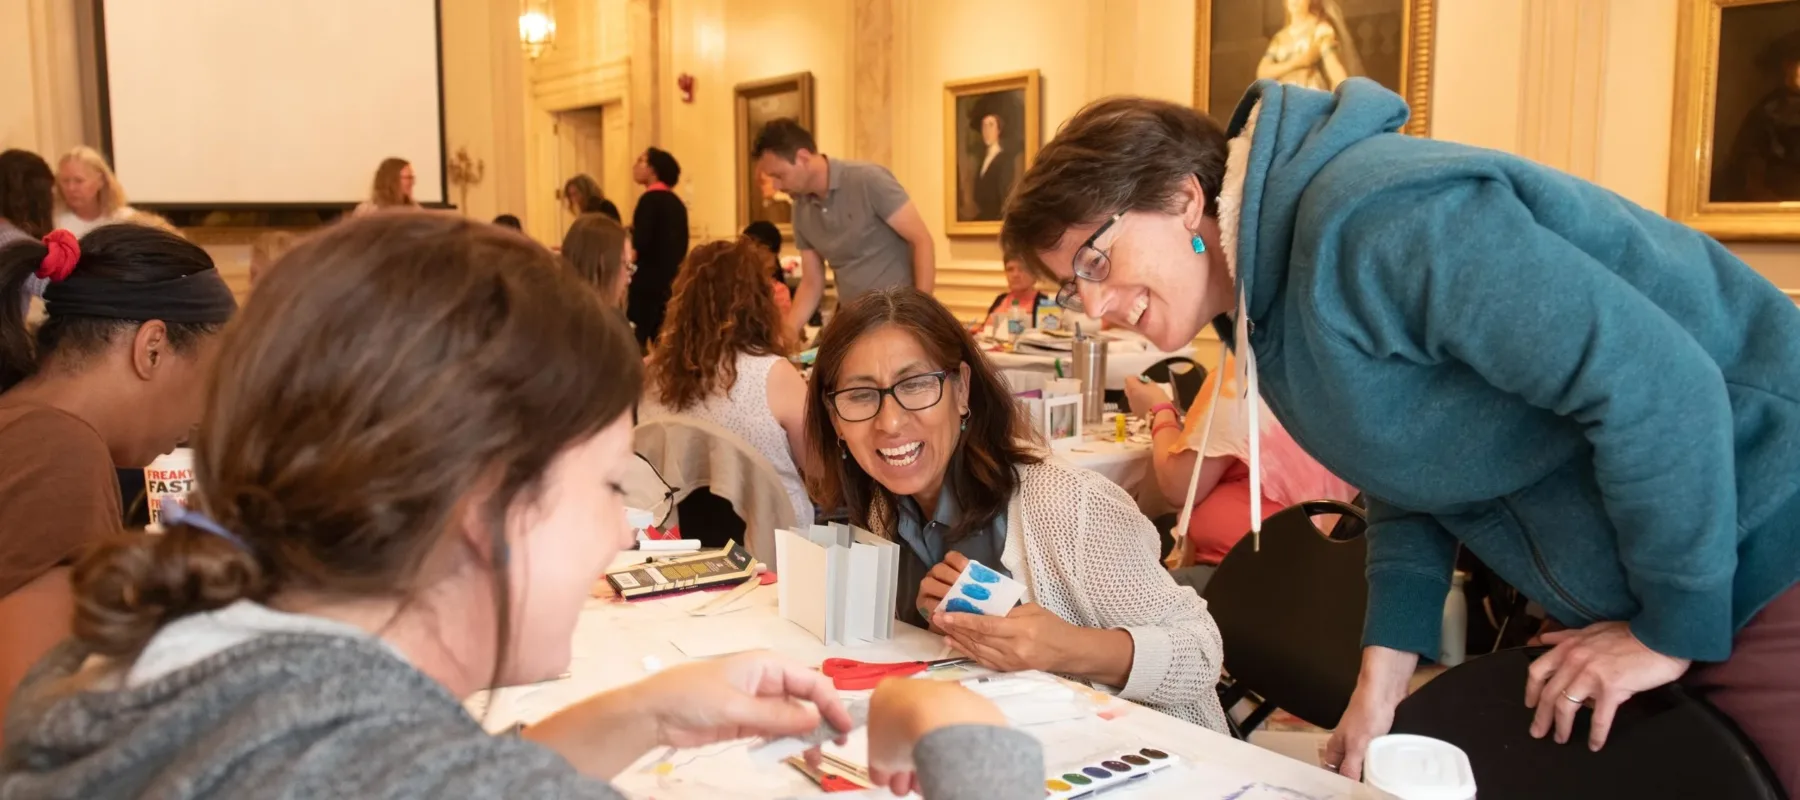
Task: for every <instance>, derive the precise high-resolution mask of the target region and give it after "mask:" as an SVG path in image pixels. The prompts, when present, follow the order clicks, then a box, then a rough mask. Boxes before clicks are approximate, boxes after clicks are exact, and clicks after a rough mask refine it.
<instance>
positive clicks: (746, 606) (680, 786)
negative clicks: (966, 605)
mask: <svg viewBox="0 0 1800 800" xmlns="http://www.w3.org/2000/svg"><path fill="white" fill-rule="evenodd" d="M637 557H639V556H637V554H636V553H632V554H631V555H630V556H625V557H624V558H637ZM713 596H715V595H713V594H698V595H686V596H680V597H672V598H668V599H665V600H649V601H640V602H635V603H624V602H619V601H616V600H613V599H610V598H609V599H598V598H597V599H594V600H591V601H589V603H588V606H587V608H586V610H584V611H583V612H582V615H581V620H580V622H579V624H578V625H577V627H576V630H575V637H574V649H573V653H574V655H573V658H572V661H571V664H570V667H569V673H570V676H569V677H568V678H565V679H563V680H559V681H552V682H549V683H543V684H536V685H533V686H523V687H515V688H510V689H502V690H500V691H499V692H498V693H497V697H496V698H495V699H494V700H493V702H492V707H491V708H488V709H487V716H486V719H485V720H484V723H485V725H486V726H487V728H488V729H489V730H492V731H499V730H503V729H505V728H507V727H509V726H511V725H512V724H513V723H515V722H533V721H536V720H539V719H542V718H544V717H546V716H548V715H550V714H551V713H553V712H555V711H557V710H558V709H561V708H563V707H565V706H568V705H570V704H573V703H575V702H577V701H579V700H581V699H583V698H586V697H588V696H590V695H593V694H595V693H597V692H601V691H604V690H606V689H610V688H613V687H617V686H620V685H623V684H626V683H630V682H632V681H636V680H638V679H640V678H643V677H644V676H645V674H646V672H645V663H644V662H645V657H646V656H650V657H654V658H655V659H658V660H660V661H661V663H662V664H664V665H674V664H679V663H681V662H683V661H686V660H688V658H687V656H686V655H684V654H683V653H682V651H681V650H679V649H677V648H676V647H675V646H674V645H673V644H672V643H671V639H677V640H681V641H684V642H685V641H687V640H688V639H690V638H710V639H725V640H726V641H734V642H753V643H755V644H757V645H760V646H763V647H767V648H768V649H771V650H775V651H778V652H781V653H784V654H787V655H790V656H793V657H795V658H798V659H801V660H804V661H808V662H817V661H821V660H823V659H824V658H826V657H828V656H845V657H850V658H857V659H861V660H865V661H904V660H913V659H931V658H938V657H941V656H942V654H943V653H944V652H945V648H944V646H943V643H942V640H941V639H939V638H938V637H936V636H933V635H931V634H930V633H927V632H926V631H923V630H920V629H918V628H913V627H910V626H907V625H904V624H896V625H895V631H894V638H893V639H891V640H889V641H886V642H881V643H877V644H868V645H862V646H856V647H827V646H825V645H823V644H821V643H820V642H819V640H817V639H815V638H813V637H812V635H811V634H808V633H807V632H806V631H804V630H802V629H801V628H799V627H798V626H795V625H793V624H791V623H789V622H787V621H785V620H783V619H781V617H780V615H779V613H778V612H777V609H776V587H775V586H765V587H761V588H759V589H757V590H756V591H755V592H753V593H752V594H751V595H750V596H748V597H746V598H744V599H742V600H740V601H738V605H739V606H741V610H737V611H733V612H731V613H727V614H722V615H718V616H713V617H693V616H689V615H688V614H687V613H686V610H687V609H688V608H690V607H692V606H694V605H697V604H699V603H702V602H705V601H706V600H708V599H711V598H712V597H713ZM1116 704H1117V705H1118V706H1121V707H1123V713H1121V714H1118V715H1116V716H1115V717H1114V718H1113V719H1112V720H1111V721H1106V720H1102V719H1100V718H1098V717H1092V718H1087V719H1083V720H1075V721H1069V722H1060V723H1052V724H1051V725H1047V726H1042V728H1041V729H1040V728H1039V727H1036V726H1034V727H1032V728H1028V729H1027V730H1031V731H1032V732H1033V733H1034V734H1036V735H1038V736H1039V737H1040V738H1041V739H1042V738H1046V737H1050V738H1054V739H1055V740H1058V741H1064V742H1067V741H1070V740H1074V741H1082V740H1086V739H1090V738H1096V737H1097V738H1099V739H1102V740H1105V739H1108V738H1109V737H1111V738H1115V739H1116V738H1118V737H1121V736H1123V737H1128V738H1129V740H1131V741H1141V742H1143V743H1144V746H1149V747H1156V748H1159V749H1162V750H1166V751H1168V752H1171V753H1174V754H1176V755H1177V756H1179V757H1180V758H1182V759H1183V760H1184V761H1185V762H1186V763H1187V764H1188V765H1189V766H1188V768H1187V769H1186V770H1185V771H1184V772H1182V773H1171V774H1165V775H1157V776H1153V777H1152V778H1150V779H1148V780H1146V781H1143V782H1142V783H1140V784H1138V785H1137V786H1136V787H1135V788H1132V789H1130V790H1128V791H1121V792H1119V793H1117V794H1116V795H1108V796H1119V797H1169V798H1177V797H1179V798H1184V799H1187V798H1202V797H1208V796H1216V797H1222V796H1224V795H1225V794H1227V793H1229V792H1230V791H1232V790H1234V789H1236V788H1237V787H1238V786H1241V785H1243V784H1244V783H1245V782H1251V781H1260V782H1266V783H1268V784H1270V785H1273V786H1280V787H1286V788H1287V789H1290V790H1295V791H1298V792H1300V793H1301V794H1283V795H1280V796H1281V797H1312V798H1320V800H1323V799H1324V798H1334V799H1336V798H1351V799H1357V798H1379V797H1382V796H1383V795H1382V794H1381V793H1379V792H1376V791H1374V790H1371V789H1368V788H1367V787H1364V786H1362V785H1361V784H1357V783H1354V782H1352V781H1349V780H1346V779H1344V778H1342V777H1339V776H1338V775H1335V774H1332V773H1329V772H1326V771H1324V770H1321V769H1318V768H1317V767H1313V766H1311V765H1307V764H1302V763H1300V762H1298V761H1294V760H1292V759H1289V758H1287V757H1285V756H1282V755H1279V754H1276V753H1274V752H1271V751H1267V750H1263V749H1261V748H1258V747H1256V746H1254V745H1250V744H1247V743H1245V742H1240V741H1237V740H1235V739H1232V738H1230V737H1227V736H1223V735H1220V734H1217V733H1214V732H1212V731H1209V730H1206V729H1204V728H1201V727H1198V726H1196V725H1192V724H1189V723H1186V722H1183V721H1181V720H1177V719H1175V718H1173V717H1169V716H1166V715H1164V714H1161V713H1158V712H1156V711H1152V710H1150V709H1148V708H1144V707H1142V706H1137V705H1133V704H1128V703H1123V702H1122V701H1118V702H1117V703H1116ZM469 705H470V710H471V713H474V714H475V715H476V716H477V718H481V714H482V709H483V707H484V706H486V705H487V699H486V698H485V697H481V696H478V697H477V698H475V699H472V700H471V701H470V704H469ZM1057 726H1062V727H1057ZM1068 726H1076V727H1074V728H1073V729H1071V728H1070V727H1068ZM1083 726H1085V727H1083ZM744 748H745V746H744V745H742V744H738V745H717V746H713V747H710V748H696V749H695V750H686V751H681V752H680V753H678V754H676V755H675V756H673V757H672V758H670V763H673V764H677V765H680V766H678V768H677V770H676V771H675V772H674V773H671V775H670V776H666V777H658V776H656V775H655V774H654V773H653V771H652V770H651V769H650V768H649V767H650V765H651V764H653V763H654V762H655V760H656V757H657V756H658V755H660V753H656V752H653V753H652V754H650V755H649V756H646V758H645V759H643V760H641V761H640V762H639V763H638V764H634V765H633V766H632V767H630V768H628V769H627V770H625V772H623V773H621V774H620V776H619V777H618V779H617V780H616V781H615V783H616V784H617V785H619V786H620V787H621V788H622V789H624V790H626V791H627V792H629V793H632V794H634V795H636V796H648V795H651V794H654V795H655V796H656V797H657V798H659V800H681V799H682V798H687V797H720V798H730V797H786V796H792V795H813V794H818V793H819V792H818V790H817V789H816V788H815V787H813V786H812V784H811V783H809V782H807V781H806V779H805V778H803V777H801V776H800V774H799V773H798V772H796V771H794V770H792V769H790V768H787V767H785V766H776V767H769V768H756V767H754V766H753V765H751V763H750V762H749V760H748V759H747V758H746V757H745V756H744V753H743V750H744ZM1048 766H1049V767H1050V768H1052V769H1060V768H1066V766H1067V765H1064V764H1058V763H1055V762H1052V763H1050V764H1049V765H1048ZM1221 787H1223V791H1216V790H1218V789H1220V788H1221ZM1271 796H1273V795H1271Z"/></svg>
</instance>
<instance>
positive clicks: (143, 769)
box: [0, 633, 1045, 800]
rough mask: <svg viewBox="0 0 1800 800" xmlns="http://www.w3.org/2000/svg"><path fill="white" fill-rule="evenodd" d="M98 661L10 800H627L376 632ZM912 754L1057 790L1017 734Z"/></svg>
mask: <svg viewBox="0 0 1800 800" xmlns="http://www.w3.org/2000/svg"><path fill="white" fill-rule="evenodd" d="M87 656H88V653H87V652H85V651H84V650H82V649H81V648H80V647H79V646H78V645H77V644H76V643H74V642H68V643H65V644H63V645H62V646H60V647H58V648H57V649H56V650H55V651H53V652H52V653H51V654H50V655H48V656H46V657H45V659H44V660H43V661H42V662H40V663H39V664H38V665H37V666H36V667H34V668H33V670H32V672H31V674H30V675H29V676H28V677H27V678H26V680H25V683H24V684H23V685H21V687H20V688H19V691H18V693H17V694H16V695H15V696H14V699H13V702H12V707H11V711H10V713H9V714H8V715H7V719H6V727H5V732H6V742H7V745H6V750H5V752H4V755H3V757H0V800H24V799H25V798H31V799H32V800H38V799H39V798H46V799H47V798H82V800H107V799H108V798H139V797H141V798H155V799H156V800H187V799H188V798H196V799H198V798H257V799H261V798H270V799H274V798H280V799H281V800H307V799H309V798H338V797H359V798H393V799H394V800H398V799H399V798H431V800H442V799H443V798H458V797H509V798H604V799H605V800H617V799H618V798H621V797H622V795H621V794H620V793H619V792H618V790H616V789H614V788H613V787H612V786H611V785H609V784H607V783H605V782H603V781H599V780H595V779H592V778H588V777H584V776H582V775H581V774H579V773H577V772H576V771H575V769H574V768H573V767H571V766H570V765H569V763H568V762H567V761H564V760H563V758H562V757H561V756H560V755H557V754H556V753H554V752H552V751H550V750H548V749H546V748H544V747H541V746H539V745H536V744H533V743H531V742H528V741H525V740H522V739H519V738H516V737H513V736H491V735H489V734H488V733H487V732H486V731H484V730H482V728H481V726H480V725H479V724H478V723H477V722H476V721H475V720H474V719H472V718H470V717H469V715H468V714H467V713H466V712H465V711H464V710H463V707H462V705H461V704H460V703H459V702H458V701H457V699H456V698H455V697H452V696H451V695H450V693H449V692H447V691H445V689H444V687H443V686H442V685H440V684H438V683H437V682H436V681H433V680H432V679H431V678H429V677H427V676H426V675H425V674H424V673H421V672H419V671H418V670H416V669H414V668H413V667H411V666H410V665H408V664H407V663H406V662H405V661H404V660H402V659H400V658H399V657H397V656H396V655H395V654H394V653H392V652H391V651H389V650H388V649H387V648H386V647H385V646H383V645H382V644H380V643H379V641H377V640H372V639H358V638H352V637H346V636H331V635H319V634H296V633H272V634H268V635H264V636H260V637H258V638H256V639H253V640H251V641H249V642H246V643H244V644H240V645H237V646H234V647H231V648H229V649H227V650H225V651H223V652H220V653H218V654H216V655H213V656H210V657H208V658H206V659H203V660H201V661H199V662H198V663H195V664H193V665H191V666H187V667H184V668H182V669H179V670H176V671H174V672H171V673H169V674H167V675H163V676H161V677H158V678H156V679H154V680H151V681H149V682H147V683H144V684H142V685H139V686H134V687H132V688H127V689H121V690H117V691H105V690H91V689H90V690H85V691H84V690H82V689H79V688H74V687H73V686H72V683H73V682H72V681H70V680H69V679H70V678H71V676H73V675H74V674H75V673H76V672H77V670H78V669H79V668H80V666H81V665H82V663H83V662H84V660H85V659H86V658H87ZM914 758H915V760H916V761H917V762H918V764H919V773H920V774H919V777H920V782H921V783H922V785H923V787H924V790H925V796H926V797H927V798H932V800H938V798H944V799H945V800H963V799H964V798H967V799H968V800H974V799H975V798H1004V799H1010V798H1018V800H1027V799H1028V798H1029V799H1031V800H1035V799H1036V798H1040V797H1042V796H1043V785H1044V784H1043V780H1044V774H1045V773H1044V767H1043V753H1042V750H1041V748H1040V747H1039V745H1038V744H1037V742H1036V741H1035V740H1034V739H1032V737H1031V736H1029V735H1027V734H1025V733H1022V732H1019V731H1013V730H1007V729H1003V728H992V727H985V726H960V727H951V728H944V729H941V730H938V731H935V732H933V733H931V734H929V735H927V736H926V737H925V738H924V739H922V740H920V742H919V743H918V745H917V747H916V748H915V750H914ZM953 782H954V783H953Z"/></svg>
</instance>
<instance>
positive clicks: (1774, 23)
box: [1669, 0, 1800, 240]
mask: <svg viewBox="0 0 1800 800" xmlns="http://www.w3.org/2000/svg"><path fill="white" fill-rule="evenodd" d="M1681 3H1682V7H1681V16H1680V33H1679V36H1680V40H1679V43H1678V44H1677V52H1676V71H1675V75H1676V86H1675V121H1674V123H1675V129H1674V131H1673V135H1672V136H1671V139H1672V144H1673V147H1672V148H1671V151H1672V155H1671V156H1670V158H1671V161H1670V168H1669V216H1671V217H1674V218H1675V219H1677V220H1680V221H1682V222H1684V223H1687V224H1689V225H1692V226H1694V227H1695V228H1698V229H1700V230H1702V231H1705V232H1706V233H1709V234H1711V235H1713V236H1714V237H1716V238H1720V239H1752V240H1754V239H1800V0H1681Z"/></svg>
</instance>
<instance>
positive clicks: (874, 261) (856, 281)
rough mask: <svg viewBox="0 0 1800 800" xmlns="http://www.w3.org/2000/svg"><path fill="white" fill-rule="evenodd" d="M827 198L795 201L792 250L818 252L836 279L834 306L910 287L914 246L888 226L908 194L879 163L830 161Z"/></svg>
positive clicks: (814, 197) (808, 196) (806, 196)
mask: <svg viewBox="0 0 1800 800" xmlns="http://www.w3.org/2000/svg"><path fill="white" fill-rule="evenodd" d="M825 163H826V167H827V171H828V174H829V175H830V183H829V185H828V188H827V189H826V190H825V196H824V197H819V196H817V195H811V194H806V195H800V196H799V197H797V198H795V201H794V245H795V246H796V247H798V248H799V249H801V250H816V251H818V253H819V255H820V256H821V257H823V258H824V259H825V263H827V264H830V265H831V271H832V274H833V275H834V276H835V277H836V278H837V294H838V302H840V303H847V302H850V301H851V300H854V299H856V298H858V297H861V296H862V295H864V294H867V293H869V292H873V291H878V290H881V289H887V288H889V287H893V286H911V285H913V272H912V246H911V245H909V244H907V243H906V240H905V239H902V238H900V234H898V233H895V232H894V229H893V228H890V227H888V224H887V218H888V217H891V216H893V215H894V212H896V211H899V210H900V207H901V206H904V205H906V203H907V201H908V199H909V198H908V197H907V196H906V190H905V189H902V188H900V182H899V181H897V180H894V173H892V172H888V170H887V167H884V166H881V165H880V164H870V163H868V162H866V161H851V160H849V159H844V158H832V159H828V160H827V161H826V162H825Z"/></svg>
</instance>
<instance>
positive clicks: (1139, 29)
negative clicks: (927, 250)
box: [661, 0, 1194, 316]
mask: <svg viewBox="0 0 1800 800" xmlns="http://www.w3.org/2000/svg"><path fill="white" fill-rule="evenodd" d="M890 1H891V5H890V6H888V13H891V16H892V28H891V29H890V31H889V34H890V35H888V36H879V35H876V33H877V32H876V31H872V30H870V29H868V28H867V27H866V26H865V28H864V29H863V30H862V31H861V33H860V34H859V32H858V30H857V26H856V24H855V21H856V16H857V14H858V13H859V7H861V10H862V12H863V13H868V7H869V6H871V5H874V4H877V3H884V2H890ZM664 9H665V10H664V14H665V15H666V18H665V24H666V25H667V30H668V38H669V46H668V48H667V49H666V50H665V52H664V60H665V64H666V65H665V66H664V68H663V70H662V72H663V85H664V96H665V97H667V98H669V102H668V103H667V104H666V105H665V106H664V109H665V115H664V124H663V128H662V129H663V131H664V134H663V136H662V142H661V146H662V147H665V148H667V149H669V150H670V151H671V152H673V153H675V155H676V157H678V158H680V159H681V162H682V168H683V177H682V185H681V186H680V187H678V189H677V191H678V192H679V193H680V194H681V195H682V196H683V197H684V198H685V199H686V200H687V202H688V208H689V215H690V220H691V224H692V226H693V230H694V234H695V236H696V240H697V241H704V240H707V239H712V238H718V237H722V236H727V235H731V234H733V233H735V232H736V230H737V227H738V226H737V198H736V195H735V188H734V186H733V184H732V180H733V176H734V175H735V174H736V172H735V170H736V164H737V159H738V158H739V154H738V152H737V144H736V138H735V135H734V132H733V131H734V128H733V125H734V122H735V120H734V115H735V111H734V100H733V95H732V88H733V87H734V86H735V85H736V84H738V83H742V82H746V81H753V80H758V79H762V78H770V77H775V76H779V75H785V74H788V73H793V72H802V71H810V72H812V74H813V80H814V119H815V123H814V131H813V133H814V136H815V137H816V138H817V139H818V141H819V147H820V149H821V150H823V151H825V152H826V153H827V154H832V155H839V156H847V157H860V156H862V155H863V154H862V153H860V152H858V147H857V145H856V143H854V142H852V141H851V130H852V123H853V119H852V115H853V113H854V110H853V108H852V105H853V104H852V102H851V101H852V98H853V94H852V93H853V92H870V91H874V92H879V91H880V90H881V89H880V87H879V86H875V85H872V84H871V82H870V79H869V78H868V77H867V76H865V77H864V78H863V85H861V86H852V85H851V84H852V83H853V77H852V76H854V75H856V74H857V72H858V71H857V69H856V65H857V61H856V59H858V58H882V57H885V59H886V61H887V62H888V63H889V64H890V67H889V72H888V73H887V77H888V79H889V80H890V82H891V85H890V87H889V88H888V91H889V92H890V93H891V100H890V103H889V106H890V107H889V108H888V109H887V110H888V113H889V116H890V118H891V120H892V122H891V124H890V125H889V126H888V129H887V136H888V138H889V141H888V142H887V144H888V147H887V148H886V149H887V150H888V151H889V153H890V154H891V155H890V156H889V157H888V158H887V159H886V162H887V166H888V167H889V168H890V169H892V170H893V172H894V174H895V176H896V177H898V178H899V180H900V182H901V184H902V185H904V186H905V187H906V189H907V191H908V193H910V194H911V195H912V199H913V202H914V203H916V204H917V205H918V207H919V210H920V212H921V213H922V214H923V215H924V217H925V222H926V225H927V226H929V227H930V228H931V230H932V233H933V234H934V236H935V237H936V241H937V257H938V287H939V291H938V296H939V297H940V298H942V299H944V300H945V301H946V302H947V303H949V304H950V305H951V306H952V307H953V308H955V309H956V310H957V311H958V312H959V313H962V314H964V315H965V316H967V315H972V314H974V313H976V312H978V311H979V310H980V309H983V308H986V306H987V304H988V302H989V301H991V300H992V299H993V296H994V294H995V293H996V292H998V291H1000V290H1001V288H1002V286H1003V284H1004V281H1003V279H1002V278H1001V276H1000V272H999V249H998V246H997V245H996V244H995V243H994V241H993V240H992V239H991V238H969V237H956V238H948V237H946V236H945V235H944V213H945V212H944V183H943V182H944V161H943V159H944V152H943V149H944V132H943V91H944V88H943V87H944V83H945V82H946V81H951V80H958V79H963V78H973V77H979V76H983V75H993V74H997V73H1006V72H1016V71H1020V70H1027V69H1036V70H1038V71H1039V72H1040V74H1041V76H1042V86H1043V126H1044V136H1045V138H1046V139H1048V138H1049V137H1050V136H1051V135H1052V134H1054V133H1055V131H1056V127H1057V126H1058V125H1059V124H1060V123H1061V122H1062V121H1063V120H1064V119H1067V118H1068V117H1069V116H1070V115H1072V114H1073V113H1074V112H1075V111H1076V110H1077V109H1079V108H1080V107H1081V106H1082V105H1083V104H1085V103H1087V102H1088V101H1090V100H1092V99H1094V98H1096V97H1100V96H1103V95H1105V94H1112V93H1125V92H1129V93H1134V94H1148V95H1155V96H1159V97H1166V98H1169V99H1174V100H1180V101H1183V102H1186V101H1187V100H1188V99H1189V98H1190V97H1191V96H1192V94H1193V90H1192V86H1193V63H1192V53H1193V28H1194V4H1193V2H1192V0H1111V1H1110V2H1108V1H1107V0H985V1H984V2H963V1H962V0H834V1H828V0H763V1H761V2H746V1H745V0H667V2H666V3H665V5H664ZM1002 32H1003V33H1002ZM877 48H888V50H886V51H885V52H879V53H878V52H873V51H874V50H875V49H877ZM683 72H686V73H691V74H692V75H694V77H695V80H696V85H697V87H698V88H697V92H696V98H695V101H694V102H693V103H692V104H683V103H680V102H678V101H676V100H675V99H674V98H675V96H676V91H675V85H674V81H675V78H676V76H677V75H679V74H681V73H683Z"/></svg>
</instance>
